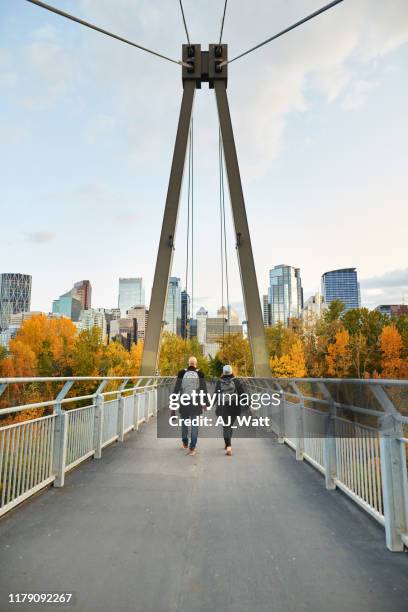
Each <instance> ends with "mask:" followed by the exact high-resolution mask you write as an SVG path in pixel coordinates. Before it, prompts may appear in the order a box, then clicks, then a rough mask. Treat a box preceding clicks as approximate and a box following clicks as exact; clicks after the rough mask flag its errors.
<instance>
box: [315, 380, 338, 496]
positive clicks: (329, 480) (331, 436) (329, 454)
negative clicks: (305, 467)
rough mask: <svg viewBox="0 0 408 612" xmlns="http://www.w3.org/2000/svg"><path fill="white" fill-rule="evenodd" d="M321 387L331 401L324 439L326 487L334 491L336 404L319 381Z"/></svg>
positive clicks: (325, 396)
mask: <svg viewBox="0 0 408 612" xmlns="http://www.w3.org/2000/svg"><path fill="white" fill-rule="evenodd" d="M318 386H319V389H320V390H321V391H322V393H323V397H324V399H325V400H327V401H328V402H329V413H328V421H327V427H326V433H327V435H326V437H325V438H324V439H323V467H324V478H325V484H326V489H327V490H328V491H333V490H334V489H335V488H336V482H335V479H336V477H337V457H336V436H335V417H336V406H335V403H334V399H333V397H332V395H331V393H330V391H329V390H328V388H327V387H326V385H325V384H324V383H318Z"/></svg>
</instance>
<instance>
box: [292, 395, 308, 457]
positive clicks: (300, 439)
mask: <svg viewBox="0 0 408 612" xmlns="http://www.w3.org/2000/svg"><path fill="white" fill-rule="evenodd" d="M291 385H292V387H293V389H294V391H295V393H296V395H297V396H298V398H299V403H298V404H297V407H296V459H297V461H303V453H304V452H305V432H304V423H303V415H304V408H305V402H304V400H303V396H302V393H301V392H300V390H299V388H298V386H297V384H296V383H291Z"/></svg>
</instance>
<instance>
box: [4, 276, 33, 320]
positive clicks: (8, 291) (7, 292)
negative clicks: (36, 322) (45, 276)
mask: <svg viewBox="0 0 408 612" xmlns="http://www.w3.org/2000/svg"><path fill="white" fill-rule="evenodd" d="M30 302H31V276H30V275H29V274H18V273H14V272H5V273H3V274H0V331H3V330H6V329H7V328H8V325H9V319H10V315H12V314H17V313H19V312H28V311H29V310H30Z"/></svg>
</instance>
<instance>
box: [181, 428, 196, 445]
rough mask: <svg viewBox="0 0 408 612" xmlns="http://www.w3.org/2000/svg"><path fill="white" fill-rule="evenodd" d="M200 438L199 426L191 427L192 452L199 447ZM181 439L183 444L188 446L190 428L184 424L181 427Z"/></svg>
mask: <svg viewBox="0 0 408 612" xmlns="http://www.w3.org/2000/svg"><path fill="white" fill-rule="evenodd" d="M197 438H198V425H191V442H190V450H193V449H195V447H196V445H197ZM181 439H182V441H183V444H185V445H186V446H187V445H188V427H187V425H184V422H183V424H182V426H181Z"/></svg>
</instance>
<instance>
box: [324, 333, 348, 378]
mask: <svg viewBox="0 0 408 612" xmlns="http://www.w3.org/2000/svg"><path fill="white" fill-rule="evenodd" d="M351 364H352V352H351V347H350V336H349V333H348V331H347V330H346V329H341V330H340V331H338V332H337V333H336V336H335V341H334V342H333V343H331V344H329V346H328V348H327V355H326V366H327V373H328V375H329V376H334V377H335V378H345V377H347V376H348V374H349V370H350V366H351Z"/></svg>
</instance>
